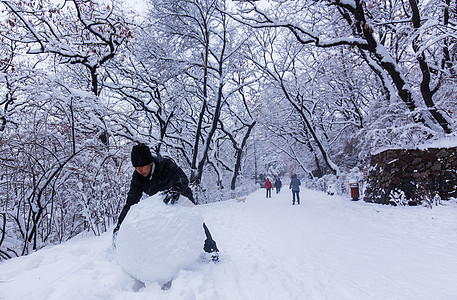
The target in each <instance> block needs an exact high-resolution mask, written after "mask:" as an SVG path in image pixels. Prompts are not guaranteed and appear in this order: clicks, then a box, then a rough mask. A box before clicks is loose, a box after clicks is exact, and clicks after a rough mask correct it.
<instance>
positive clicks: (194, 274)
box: [0, 190, 457, 300]
mask: <svg viewBox="0 0 457 300" xmlns="http://www.w3.org/2000/svg"><path fill="white" fill-rule="evenodd" d="M301 197H302V203H301V205H299V206H298V205H295V206H292V205H291V200H290V198H291V194H290V191H289V190H283V191H281V193H280V194H279V195H276V194H275V193H274V192H273V198H271V199H265V196H264V190H259V191H257V192H255V193H253V194H252V195H249V196H248V197H247V198H246V201H245V202H244V203H243V202H237V201H236V200H230V201H225V202H221V203H213V204H208V205H202V206H198V207H196V208H195V209H198V210H200V211H201V214H202V215H203V218H204V220H205V222H206V224H207V225H208V227H209V228H210V229H211V231H212V234H213V237H214V239H215V240H216V241H217V243H218V247H219V249H220V250H221V262H220V263H219V264H217V265H215V264H213V263H198V262H196V263H195V264H193V265H191V266H190V267H188V268H186V269H185V270H181V271H179V273H178V274H177V275H176V276H175V279H174V281H173V284H172V287H171V289H170V290H167V291H163V290H161V288H160V285H159V284H157V283H151V284H148V285H146V286H145V285H143V284H141V283H140V282H138V281H136V280H135V279H133V278H132V277H130V276H129V275H128V274H127V273H126V272H125V271H124V270H123V269H122V267H120V266H119V264H118V263H117V261H116V255H115V254H114V252H113V250H112V248H111V233H106V234H104V235H103V236H101V237H93V236H92V237H83V236H80V237H77V238H75V239H73V240H71V241H69V242H67V243H64V244H62V245H58V246H54V247H48V248H45V249H42V250H40V251H38V252H36V253H33V254H31V255H29V256H27V257H20V258H15V259H11V260H9V261H6V262H2V263H1V264H0V299H59V300H60V299H253V300H256V299H278V300H279V299H281V300H282V299H338V300H339V299H351V300H352V299H456V298H457V285H456V279H457V256H456V249H457V239H456V236H457V206H456V205H455V203H449V205H448V206H442V207H437V208H433V209H432V210H430V209H426V208H422V207H390V206H380V205H373V204H367V203H363V202H351V201H349V199H343V198H339V197H336V196H334V197H330V196H327V195H326V194H324V193H321V192H316V191H310V190H302V192H301ZM144 201H147V200H144Z"/></svg>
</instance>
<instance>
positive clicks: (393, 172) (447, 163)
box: [364, 147, 457, 205]
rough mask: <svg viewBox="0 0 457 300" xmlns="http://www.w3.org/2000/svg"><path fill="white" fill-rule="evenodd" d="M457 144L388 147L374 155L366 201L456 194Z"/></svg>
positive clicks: (419, 200) (415, 201) (405, 201)
mask: <svg viewBox="0 0 457 300" xmlns="http://www.w3.org/2000/svg"><path fill="white" fill-rule="evenodd" d="M456 170H457V147H453V148H441V149H440V148H429V149H426V150H419V149H413V150H401V149H400V150H386V151H384V152H381V153H379V154H376V155H374V156H372V158H371V164H370V170H369V174H368V178H367V188H366V190H365V195H364V201H366V202H374V203H382V204H393V205H398V204H401V205H403V204H405V205H406V204H407V205H418V204H421V203H422V201H423V200H424V199H429V200H431V199H433V198H434V197H436V195H437V194H438V195H439V196H440V197H441V199H443V200H447V199H449V198H450V197H457V191H456V187H457V171H456Z"/></svg>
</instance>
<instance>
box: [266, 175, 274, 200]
mask: <svg viewBox="0 0 457 300" xmlns="http://www.w3.org/2000/svg"><path fill="white" fill-rule="evenodd" d="M272 188H273V186H272V185H271V182H270V179H268V178H267V180H266V181H265V189H266V190H267V198H271V189H272Z"/></svg>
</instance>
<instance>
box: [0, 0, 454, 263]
mask: <svg viewBox="0 0 457 300" xmlns="http://www.w3.org/2000/svg"><path fill="white" fill-rule="evenodd" d="M124 4H125V3H124V2H123V1H118V0H112V1H98V0H72V1H69V0H67V1H49V0H42V1H31V0H23V1H19V0H14V1H9V0H4V1H3V0H2V1H0V6H1V14H2V17H1V18H0V33H1V34H0V38H1V42H2V43H1V47H0V53H1V57H0V87H1V89H0V92H1V95H0V259H8V258H11V257H14V256H21V255H25V254H28V253H30V252H31V251H34V250H36V249H39V248H41V247H43V246H45V245H47V244H52V243H60V242H62V241H65V240H68V239H69V238H71V237H73V236H75V235H77V234H78V233H80V232H82V231H91V232H93V233H94V234H96V235H98V234H100V233H102V232H105V231H107V230H109V228H110V227H111V226H112V225H113V222H114V221H115V220H116V218H117V215H118V213H119V210H120V208H121V207H122V205H123V203H124V201H125V197H126V193H127V189H128V186H129V181H130V177H131V173H132V168H131V165H130V157H129V155H130V150H131V147H132V145H134V144H135V143H137V142H144V143H146V144H148V145H149V146H150V147H151V149H152V150H153V151H154V152H155V154H156V155H167V156H170V157H172V158H173V159H174V160H175V161H176V162H177V163H178V164H179V165H180V166H181V167H182V168H183V170H184V171H185V172H186V174H187V175H188V177H189V179H190V182H191V185H192V189H193V190H194V192H195V193H196V198H197V199H198V201H199V202H200V203H206V202H213V201H219V200H224V199H229V198H231V197H235V196H238V195H242V194H245V193H247V192H248V191H250V190H252V189H254V188H255V187H256V183H257V182H256V180H258V179H259V178H261V176H262V175H268V176H283V177H285V178H286V177H288V176H290V175H291V174H292V173H297V174H299V175H300V176H302V177H303V178H309V179H310V181H313V182H318V181H319V180H321V181H322V180H323V178H333V179H335V178H340V177H344V176H347V174H349V173H351V174H354V173H357V174H361V173H363V170H364V168H365V167H366V165H367V161H368V159H369V157H370V154H371V153H373V152H376V151H379V150H380V149H384V148H389V147H397V148H401V147H405V145H408V146H411V145H412V146H414V145H417V144H420V143H423V142H424V141H426V140H432V139H438V138H442V137H446V136H454V135H455V131H456V122H455V113H456V109H457V107H456V106H457V102H456V101H455V99H456V95H457V88H456V86H457V84H456V83H457V82H456V81H457V74H456V73H457V67H456V59H457V55H456V53H457V48H456V46H457V43H456V41H457V1H455V0H433V1H419V0H398V1H396V0H393V1H377V0H369V1H361V0H354V1H352V0H348V1H340V0H319V1H316V0H300V1H298V0H296V1H292V0H289V1H288V0H281V1H279V0H270V1H249V0H246V1H228V0H226V1H224V0H212V1H210V0H173V1H172V0H147V1H146V4H147V8H145V10H144V11H142V13H141V14H139V13H138V11H135V12H131V11H129V9H127V8H126V6H125V5H124ZM316 186H318V185H316Z"/></svg>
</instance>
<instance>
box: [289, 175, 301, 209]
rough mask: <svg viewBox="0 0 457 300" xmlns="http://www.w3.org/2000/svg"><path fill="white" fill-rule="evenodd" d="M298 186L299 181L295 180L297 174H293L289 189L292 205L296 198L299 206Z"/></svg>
mask: <svg viewBox="0 0 457 300" xmlns="http://www.w3.org/2000/svg"><path fill="white" fill-rule="evenodd" d="M300 184H301V182H300V179H298V178H297V174H294V175H293V176H292V180H291V181H290V185H289V189H292V205H295V197H297V204H300Z"/></svg>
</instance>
